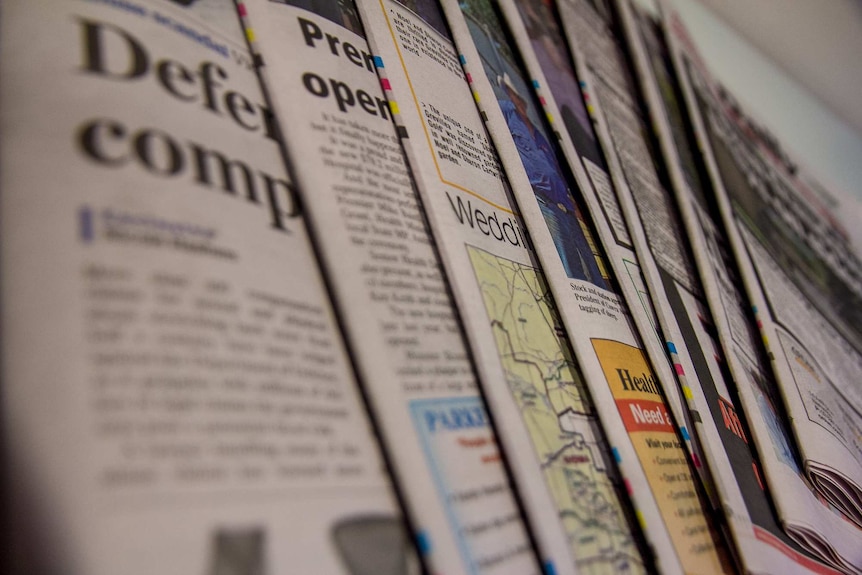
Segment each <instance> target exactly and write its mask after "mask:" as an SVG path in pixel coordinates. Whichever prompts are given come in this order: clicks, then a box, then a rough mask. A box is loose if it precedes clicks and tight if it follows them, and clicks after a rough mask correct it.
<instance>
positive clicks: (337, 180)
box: [244, 0, 540, 575]
mask: <svg viewBox="0 0 862 575" xmlns="http://www.w3.org/2000/svg"><path fill="white" fill-rule="evenodd" d="M244 7H245V9H246V11H247V16H248V22H249V23H250V25H251V31H252V34H253V37H254V38H255V42H256V47H257V49H258V50H259V51H260V54H261V56H262V59H263V62H264V66H263V73H264V76H265V78H266V79H267V80H268V81H269V84H268V86H269V89H270V90H271V94H272V97H273V101H274V107H275V109H276V112H277V115H278V117H279V119H280V120H281V126H282V129H283V131H284V136H285V139H286V142H287V146H288V151H289V153H290V154H291V160H292V162H293V164H294V165H295V166H296V168H295V173H296V181H297V185H298V188H299V193H300V196H301V198H302V200H303V205H304V207H305V209H306V211H307V213H308V219H309V221H310V222H311V224H312V225H313V228H312V233H313V235H314V237H316V239H317V243H318V245H319V248H320V251H321V254H322V260H323V263H324V269H325V271H326V272H327V276H328V277H329V278H330V281H331V283H332V288H333V291H334V294H335V302H336V308H337V310H338V311H339V313H340V315H341V317H342V318H343V321H344V328H345V331H346V333H347V337H348V343H349V345H350V348H351V350H352V351H353V352H354V356H355V360H356V363H357V365H358V369H359V371H360V376H361V380H362V382H363V384H364V387H365V390H366V396H367V397H368V400H369V403H370V406H371V410H372V413H373V414H374V415H375V418H376V420H377V422H378V424H379V427H380V430H381V434H382V441H383V445H384V448H385V450H386V451H387V452H388V455H389V457H390V462H391V465H392V467H393V472H394V475H395V477H396V480H397V487H398V489H399V490H400V493H401V495H402V497H403V499H404V501H405V505H406V507H407V510H408V514H409V516H410V519H411V521H412V523H413V525H414V529H415V537H416V541H417V544H418V546H419V549H420V551H421V552H422V553H423V555H424V559H425V561H426V565H427V567H428V569H429V571H430V572H432V573H447V574H449V573H452V574H456V573H457V574H480V573H481V574H489V575H491V574H500V575H502V574H521V573H526V574H530V573H539V572H540V566H539V562H538V559H537V557H536V552H535V546H534V545H533V543H532V540H531V537H530V535H529V533H528V532H527V530H526V527H525V523H524V519H523V513H522V511H521V508H520V505H519V504H518V502H517V500H516V499H515V494H514V493H513V490H512V487H511V480H510V478H509V476H508V474H507V470H506V467H505V466H504V463H503V461H502V460H501V453H500V450H499V447H498V445H497V440H496V436H495V433H494V432H493V430H492V426H491V422H490V420H489V415H488V413H487V411H486V408H485V404H484V401H483V400H482V398H481V395H480V392H479V390H478V388H477V384H476V376H475V374H474V369H473V366H472V363H471V358H470V354H469V352H468V348H467V346H466V342H465V340H464V338H463V335H462V329H461V326H460V323H459V322H460V320H459V318H458V316H457V312H456V310H455V308H454V303H453V301H452V299H451V296H450V292H449V290H448V286H447V283H446V280H445V279H444V275H443V270H442V269H441V264H440V260H439V256H438V254H437V252H436V249H435V247H434V245H433V243H432V239H431V237H430V235H429V231H428V228H427V226H426V223H425V219H424V216H423V214H422V211H421V207H420V205H419V198H418V197H417V194H416V191H415V188H414V186H413V183H412V180H411V175H410V173H409V171H408V166H407V160H406V158H405V156H404V152H403V149H402V147H401V144H400V142H399V139H398V132H397V130H396V126H395V124H394V123H393V121H392V113H393V107H392V106H390V104H389V102H388V101H387V99H386V96H385V94H384V92H383V88H382V86H381V83H380V80H379V78H378V76H377V65H376V63H375V60H374V56H373V55H372V53H371V51H370V49H369V47H368V43H367V40H366V38H365V36H364V32H363V27H362V23H361V21H360V18H359V13H358V11H357V9H356V6H355V5H354V4H353V2H347V1H343V0H342V1H340V2H335V1H333V2H325V1H319V2H313V3H310V2H306V1H304V0H297V1H296V2H290V3H285V2H269V1H257V2H248V3H246V4H245V5H244Z"/></svg>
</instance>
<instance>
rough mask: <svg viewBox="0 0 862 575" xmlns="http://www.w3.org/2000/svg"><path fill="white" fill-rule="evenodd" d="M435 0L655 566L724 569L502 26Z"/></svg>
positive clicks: (658, 394) (479, 10) (478, 7)
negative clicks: (510, 190) (505, 177)
mask: <svg viewBox="0 0 862 575" xmlns="http://www.w3.org/2000/svg"><path fill="white" fill-rule="evenodd" d="M442 5H443V8H444V12H445V13H446V16H447V19H448V21H449V24H450V28H451V30H452V33H453V37H454V39H455V43H456V45H457V47H458V51H459V56H460V58H461V61H462V65H463V66H464V68H465V71H466V72H467V76H468V80H469V81H470V84H471V88H472V90H473V92H474V99H475V100H476V103H477V104H478V105H479V108H480V110H481V111H482V113H483V114H484V115H485V116H486V117H487V126H488V130H489V132H490V134H491V137H492V140H493V141H494V144H495V145H496V147H497V151H498V152H499V154H500V158H501V162H502V164H503V166H504V168H505V170H506V175H507V177H508V180H509V182H510V183H511V187H512V191H513V195H514V196H515V198H516V201H517V204H518V207H519V209H520V212H521V214H522V215H523V217H524V220H525V222H526V224H527V227H528V229H529V233H530V237H531V238H532V242H533V245H534V247H535V248H536V253H537V257H538V259H539V260H540V261H541V263H542V268H543V269H544V271H545V275H546V277H547V280H548V284H549V287H550V289H551V292H552V293H553V294H554V296H555V298H556V301H557V303H558V304H559V311H560V316H561V319H562V322H563V325H564V326H565V328H566V331H567V333H568V335H569V339H570V340H571V342H572V346H573V351H574V354H575V357H576V359H577V361H578V363H579V365H580V367H581V372H582V373H583V376H584V381H585V383H586V386H587V388H588V389H589V391H590V392H591V395H592V398H593V401H594V402H595V406H596V412H597V414H598V415H599V419H600V421H601V422H602V425H603V427H604V429H605V432H606V433H607V436H608V440H609V442H610V444H611V445H610V447H611V450H612V452H613V453H614V457H615V459H616V460H617V462H618V464H619V466H620V470H621V473H622V475H623V479H624V480H625V482H626V488H627V491H628V492H629V494H630V496H631V498H632V501H633V504H634V506H635V511H636V514H637V517H638V521H639V523H640V525H641V527H642V529H643V532H644V535H645V537H646V539H647V541H648V543H649V545H650V546H651V547H652V549H653V552H654V553H655V557H656V561H657V563H658V569H659V570H661V571H662V572H666V573H683V572H699V573H710V572H724V571H725V570H726V569H729V568H730V566H729V565H728V564H727V563H726V558H725V556H724V550H723V549H722V548H721V542H720V539H719V538H718V537H717V534H716V532H715V531H714V530H713V527H712V525H711V524H710V521H709V519H708V513H707V512H706V509H707V508H708V506H706V504H705V503H704V501H703V499H702V494H701V492H700V487H699V482H698V481H697V479H696V476H695V471H694V469H693V466H692V465H691V463H690V461H689V458H688V453H687V451H686V449H685V446H684V440H683V438H682V436H681V435H680V434H679V431H678V428H677V427H676V426H675V424H674V422H673V417H672V415H671V409H670V407H669V405H668V401H667V399H665V396H664V393H663V390H662V389H661V387H660V385H659V384H658V382H657V378H656V376H655V373H654V371H653V367H652V366H651V365H650V362H649V359H648V357H647V355H646V353H645V351H644V348H643V344H642V342H641V341H640V339H639V338H638V335H637V331H636V329H635V327H634V325H633V324H632V323H631V318H630V317H629V312H628V310H627V309H626V306H625V304H624V302H623V301H622V300H621V298H620V296H619V295H618V293H617V291H616V290H615V289H613V285H614V282H615V279H614V278H612V274H611V273H610V271H609V269H608V267H607V266H606V264H605V261H606V260H605V256H604V254H603V253H602V250H601V248H600V247H599V246H598V245H597V240H596V239H595V236H594V231H593V229H592V225H591V224H590V222H589V221H588V220H586V219H585V216H584V211H583V207H582V204H581V201H580V199H578V201H577V202H576V201H575V197H576V195H577V196H580V192H579V190H578V189H577V187H576V184H575V183H574V180H573V179H572V178H571V177H570V174H568V173H567V170H566V168H565V162H561V161H560V159H559V158H560V157H561V156H560V155H558V152H559V150H557V149H556V148H555V147H554V146H555V144H554V143H553V142H555V141H556V137H555V135H553V133H552V132H551V131H549V129H548V127H547V125H546V124H545V123H544V120H543V113H542V112H540V108H539V106H538V105H537V103H536V101H535V99H534V96H533V94H532V92H531V90H530V89H529V88H528V86H529V82H528V80H527V79H526V77H525V75H524V73H523V71H522V69H521V67H520V64H519V62H518V60H517V51H516V50H515V49H514V48H513V44H512V43H511V41H510V40H509V38H508V37H507V36H506V35H505V26H504V25H503V23H502V21H501V20H500V18H499V16H498V13H497V12H496V9H495V7H494V6H493V5H492V4H491V3H490V2H487V1H485V0H471V1H469V2H461V3H458V2H455V1H454V0H444V2H443V3H442ZM549 136H550V137H549ZM585 246H586V247H589V249H590V250H591V253H592V255H591V257H589V254H587V253H585ZM594 266H595V267H596V268H598V270H599V274H600V275H599V276H597V275H596V274H595V271H594V269H593V268H594Z"/></svg>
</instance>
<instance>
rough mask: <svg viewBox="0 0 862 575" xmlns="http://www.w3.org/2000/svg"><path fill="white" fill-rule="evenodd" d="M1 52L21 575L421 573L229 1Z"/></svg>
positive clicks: (22, 36) (125, 18)
mask: <svg viewBox="0 0 862 575" xmlns="http://www.w3.org/2000/svg"><path fill="white" fill-rule="evenodd" d="M0 37H2V48H0V55H2V56H0V67H2V76H3V82H2V85H0V99H2V101H3V108H2V111H0V138H2V146H0V165H2V170H0V187H2V195H0V214H2V216H0V218H2V219H0V230H2V242H0V262H2V275H3V291H2V310H3V312H2V336H3V373H2V378H3V406H2V407H3V415H2V419H3V436H4V449H5V452H4V455H5V456H6V457H7V459H6V462H7V463H8V464H9V470H10V471H11V475H12V477H11V479H10V481H11V489H12V494H11V497H10V499H9V500H8V501H10V502H12V506H13V509H11V510H7V511H9V512H10V513H11V515H10V517H14V518H16V519H17V520H20V522H19V523H17V524H16V528H15V530H14V533H13V534H12V535H13V536H14V537H15V538H16V542H15V545H16V550H17V551H18V556H17V557H16V559H17V563H16V567H17V568H18V570H19V571H20V572H21V573H70V574H86V575H100V574H101V575H116V574H117V573H124V574H130V575H135V574H140V575H145V574H146V575H150V574H152V573H162V574H176V575H180V574H188V573H227V572H234V573H259V574H266V573H285V572H289V571H295V570H299V571H304V572H325V573H339V574H344V575H357V574H360V573H368V572H369V570H373V572H375V573H381V574H391V575H396V574H398V575H400V574H405V573H418V570H417V569H416V567H417V565H416V564H415V560H414V559H411V555H410V553H411V550H412V546H411V545H410V544H409V539H408V538H407V536H406V532H405V530H404V529H403V528H402V519H401V516H400V512H399V511H398V510H397V507H396V505H395V498H394V494H393V492H392V486H391V483H390V481H389V479H388V478H387V477H386V476H385V475H384V474H383V473H382V471H381V470H382V460H381V457H380V453H379V449H378V446H377V443H376V440H375V439H374V437H373V435H372V433H371V429H370V425H369V420H368V416H367V413H366V411H365V409H364V407H363V405H362V402H361V399H360V397H359V393H358V388H357V386H356V381H355V378H354V377H353V375H352V371H351V369H350V365H349V361H348V358H347V355H346V353H345V350H344V344H343V341H342V340H341V336H340V334H339V332H338V330H337V328H336V325H335V318H334V315H333V310H332V308H331V306H330V304H329V301H328V299H327V298H326V295H325V293H326V292H325V290H324V288H323V282H322V277H321V273H320V269H319V266H318V264H317V262H316V259H315V257H314V254H313V252H312V249H311V245H310V242H309V236H308V233H307V229H306V225H305V222H304V219H303V217H302V215H301V213H300V210H299V208H298V204H297V201H296V197H295V195H294V189H293V184H292V180H291V179H290V178H289V176H288V174H287V172H286V170H285V165H284V162H283V158H282V154H281V151H280V147H279V143H278V137H277V134H276V132H275V131H274V129H273V126H272V125H271V123H269V121H268V118H269V113H270V109H269V107H268V106H267V104H266V102H265V100H264V98H263V94H262V92H261V89H260V84H259V82H258V78H257V75H256V73H255V69H254V66H253V65H252V58H251V56H250V54H249V51H248V48H247V45H246V43H245V38H244V35H243V31H242V28H241V27H240V23H239V17H238V15H237V13H236V8H235V6H234V5H233V3H232V2H230V1H227V0H219V1H216V0H213V1H211V2H207V3H196V4H194V5H189V6H184V5H182V4H181V3H178V2H169V1H162V0H151V1H146V2H144V1H132V0H129V1H128V2H122V3H119V2H100V1H86V0H63V1H54V0H51V1H48V0H46V1H44V2H26V1H12V2H4V4H3V19H2V31H1V32H0ZM35 38H39V40H38V42H37V41H35V40H34V39H35ZM297 517H302V518H303V520H302V521H301V522H299V521H297Z"/></svg>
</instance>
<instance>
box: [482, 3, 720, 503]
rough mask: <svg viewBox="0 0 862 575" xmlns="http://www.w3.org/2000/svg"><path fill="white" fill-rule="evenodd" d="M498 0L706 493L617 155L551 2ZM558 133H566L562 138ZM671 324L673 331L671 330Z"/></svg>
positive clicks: (678, 357)
mask: <svg viewBox="0 0 862 575" xmlns="http://www.w3.org/2000/svg"><path fill="white" fill-rule="evenodd" d="M499 4H500V7H501V9H502V13H503V15H504V17H505V19H506V21H507V24H508V26H509V30H510V31H511V32H512V36H513V38H514V40H515V42H516V44H517V45H518V47H519V49H520V53H521V55H522V58H523V60H524V64H525V67H526V69H527V70H528V71H529V74H530V76H531V81H532V85H533V88H534V90H535V92H536V94H537V96H538V97H539V102H540V103H541V105H542V108H543V109H544V111H545V113H546V117H547V118H549V120H550V124H551V127H552V129H553V130H555V131H556V132H557V133H558V134H559V136H558V141H559V142H560V147H561V148H562V150H563V154H564V156H565V158H566V161H567V162H568V165H569V167H570V168H571V171H572V174H573V176H574V178H575V181H576V182H577V183H578V188H579V189H580V191H581V193H582V196H583V201H584V203H585V205H586V206H587V207H588V210H589V213H590V214H591V215H592V216H593V218H592V221H593V224H594V225H595V230H596V233H597V236H598V238H599V240H600V241H601V243H602V244H603V246H604V247H605V249H606V250H607V253H608V262H609V264H610V266H611V268H612V269H613V271H614V273H615V275H616V277H617V278H620V280H621V281H620V284H619V289H620V291H621V293H622V295H623V296H624V298H625V301H626V302H627V304H628V310H629V311H630V312H631V316H632V319H633V321H634V325H635V327H636V328H638V330H639V332H640V333H641V334H642V337H643V345H644V349H645V350H646V351H647V354H648V355H649V357H650V359H651V361H652V365H653V367H654V369H655V372H656V375H657V377H658V381H659V382H660V384H661V388H662V390H663V391H664V392H665V395H666V398H667V400H668V404H669V405H670V407H671V409H672V411H673V415H674V418H675V422H676V423H677V425H679V427H680V433H681V435H682V437H683V439H684V440H685V444H686V447H687V448H688V449H689V451H690V452H691V454H692V459H693V463H694V466H695V470H696V471H697V473H698V477H699V479H700V481H701V482H702V483H703V484H704V485H705V488H706V492H707V493H712V492H714V488H713V486H712V485H711V483H712V478H711V477H710V475H709V472H708V470H707V469H706V468H705V467H704V466H703V465H702V463H701V459H702V456H701V454H700V453H699V451H700V450H699V448H698V446H697V441H698V440H697V436H696V435H695V434H693V433H689V430H690V429H692V427H693V425H694V422H693V421H692V420H691V418H690V417H689V411H688V409H687V408H686V407H685V404H684V400H683V392H684V391H685V392H686V393H688V391H686V390H687V388H688V387H689V385H688V383H687V381H686V380H687V378H688V377H691V374H693V370H692V369H686V368H687V367H689V366H688V365H687V364H686V357H687V354H686V352H685V347H684V342H681V343H675V342H678V341H680V340H681V335H680V334H679V330H678V329H676V328H675V324H673V323H672V324H668V323H667V322H666V321H665V320H664V318H663V317H660V314H661V313H662V312H663V311H664V310H665V309H666V308H667V307H668V304H667V298H666V297H665V295H664V291H663V289H662V288H661V285H660V284H658V283H656V282H653V283H652V285H649V284H648V282H645V280H644V271H647V277H654V275H653V276H650V275H649V270H642V264H641V262H640V260H639V258H638V255H637V254H636V253H635V248H634V243H633V239H632V237H631V236H630V234H629V230H628V228H627V225H626V221H625V218H624V217H623V214H622V211H621V210H620V205H619V203H618V201H617V198H616V194H615V191H614V188H615V187H617V186H619V185H625V182H624V179H623V178H622V175H621V174H620V170H619V166H618V162H616V158H615V157H612V158H611V166H612V167H609V166H608V163H607V162H606V161H605V158H604V156H603V155H602V152H601V150H600V149H599V146H598V142H597V140H596V134H595V132H594V130H593V126H592V125H591V122H590V116H589V114H588V112H587V109H586V105H585V103H584V100H583V99H582V96H581V89H580V86H579V85H578V80H577V78H576V76H575V70H574V69H573V67H572V59H571V58H570V57H569V53H568V50H567V49H566V40H565V38H564V37H563V32H562V30H561V28H560V26H559V24H557V22H556V18H555V15H554V11H553V10H552V6H551V5H550V4H541V3H532V2H515V1H514V0H500V1H499ZM602 31H603V29H601V28H599V29H598V30H594V32H595V33H598V34H601V33H602ZM591 40H594V39H593V38H590V37H588V38H580V40H579V42H584V41H591ZM601 45H603V46H608V45H611V44H609V43H608V42H607V39H602V41H601ZM576 51H577V49H576ZM606 57H609V58H610V57H613V55H606ZM620 88H621V89H622V88H624V87H620ZM557 118H559V119H560V121H558V120H557ZM632 125H633V126H635V129H636V128H637V126H638V125H637V124H636V123H634V124H632ZM563 134H565V136H567V137H562V136H563ZM636 135H637V134H634V136H636ZM643 169H645V167H644V168H643ZM611 173H613V176H612V175H611ZM648 285H649V287H648ZM654 300H655V301H656V302H657V303H658V306H657V308H656V307H654V304H653V301H654ZM657 311H658V312H659V313H657ZM671 328H673V329H674V330H675V331H673V332H671V331H670V329H671ZM666 349H667V350H668V351H666ZM671 349H672V350H674V351H673V352H671V353H672V354H673V363H672V362H671V357H672V356H671V355H670V353H669V350H671Z"/></svg>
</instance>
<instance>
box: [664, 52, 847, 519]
mask: <svg viewBox="0 0 862 575" xmlns="http://www.w3.org/2000/svg"><path fill="white" fill-rule="evenodd" d="M677 46H678V47H679V49H680V51H679V52H678V53H677V54H678V56H679V60H678V61H679V64H680V69H681V73H682V74H684V75H685V78H684V79H683V82H684V87H685V92H684V93H685V96H686V98H687V103H688V104H689V108H690V109H691V110H692V115H693V117H694V126H695V132H696V134H697V137H698V138H699V141H700V142H702V145H703V147H704V155H705V158H706V164H707V171H708V173H709V175H710V177H711V179H712V180H713V184H714V189H715V191H716V198H717V202H718V208H719V212H720V213H721V214H722V218H723V220H724V223H725V225H726V226H727V228H728V235H729V239H730V242H731V243H730V245H731V247H732V249H733V253H734V255H735V257H736V258H737V260H738V261H739V262H740V269H741V274H742V279H743V282H744V285H745V287H746V290H747V292H748V294H749V297H750V299H751V303H752V305H753V307H754V312H755V316H756V318H757V322H758V326H759V328H760V330H761V334H762V336H763V338H764V344H765V346H766V348H767V350H768V352H769V353H770V357H771V358H772V367H773V370H774V372H775V374H776V377H777V380H778V384H779V386H780V389H781V397H782V398H783V400H784V402H785V404H786V406H787V409H788V412H789V414H790V416H791V418H792V419H793V420H794V431H795V432H796V436H797V441H798V443H799V448H800V452H801V455H802V458H803V463H804V466H805V471H806V473H807V474H808V476H809V478H810V479H811V481H812V482H813V483H814V484H815V485H816V486H817V487H818V489H820V491H821V492H822V493H823V494H824V495H825V496H826V497H827V498H828V499H829V500H830V501H831V502H832V503H833V504H834V505H836V506H837V507H838V508H839V509H841V510H842V511H843V512H844V513H845V514H846V515H847V516H848V517H849V518H850V519H851V520H852V521H854V522H855V523H856V524H857V525H858V526H860V528H862V487H860V485H862V402H860V401H858V399H859V397H860V394H859V391H858V390H859V389H860V388H862V353H860V350H862V331H860V329H862V328H860V324H859V321H858V320H859V319H862V315H860V314H862V305H860V304H862V276H860V272H862V264H860V261H859V259H858V256H857V255H856V254H855V252H854V250H853V248H852V245H851V243H850V240H849V236H848V234H847V232H846V231H845V230H843V229H842V228H841V227H840V225H839V223H838V218H837V217H836V216H835V214H834V212H833V211H832V210H833V208H837V206H829V205H828V204H827V200H828V199H827V198H825V196H824V194H826V192H825V190H823V189H822V188H821V187H819V186H818V185H817V184H816V182H815V181H814V180H813V179H812V178H811V177H810V176H809V175H807V174H806V173H805V171H804V168H803V167H802V166H800V165H799V164H798V163H797V162H796V160H794V159H793V158H791V157H790V155H789V153H788V152H787V151H786V150H785V149H783V148H782V145H781V143H780V142H778V141H777V140H776V138H775V137H774V136H773V135H772V134H771V133H770V132H769V130H768V129H767V128H765V127H764V126H762V125H760V124H758V123H757V121H756V120H755V119H752V118H751V117H750V116H748V115H747V114H746V112H745V111H744V110H743V109H742V108H741V106H740V105H738V103H737V102H736V101H735V99H734V97H733V96H732V95H731V94H729V93H728V92H727V91H726V90H725V89H723V88H722V87H721V86H720V85H719V84H718V83H717V82H715V81H714V80H713V79H712V78H710V77H709V74H708V73H707V72H706V70H705V68H702V67H699V66H697V65H696V64H695V63H694V62H693V61H692V60H691V59H686V58H685V57H684V56H683V53H684V52H685V51H687V52H689V53H690V52H691V50H693V48H688V47H685V48H683V46H682V41H681V39H680V42H678V43H677Z"/></svg>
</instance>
